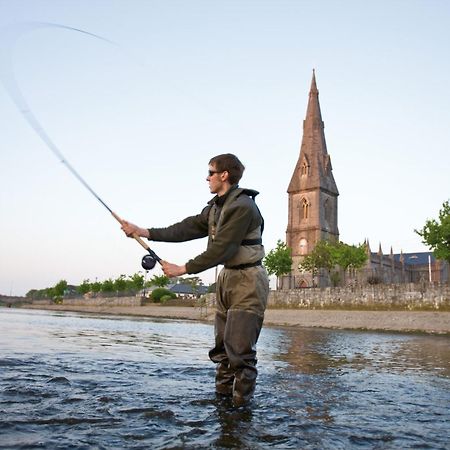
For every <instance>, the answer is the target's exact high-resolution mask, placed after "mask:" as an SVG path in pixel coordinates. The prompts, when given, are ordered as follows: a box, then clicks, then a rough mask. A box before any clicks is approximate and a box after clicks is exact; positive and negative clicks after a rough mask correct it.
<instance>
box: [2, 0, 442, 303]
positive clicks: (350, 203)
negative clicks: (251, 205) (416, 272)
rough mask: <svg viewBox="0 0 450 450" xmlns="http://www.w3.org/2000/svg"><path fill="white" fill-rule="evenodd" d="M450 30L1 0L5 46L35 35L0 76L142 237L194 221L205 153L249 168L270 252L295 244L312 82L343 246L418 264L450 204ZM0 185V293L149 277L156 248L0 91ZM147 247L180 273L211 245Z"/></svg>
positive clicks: (227, 6)
mask: <svg viewBox="0 0 450 450" xmlns="http://www.w3.org/2000/svg"><path fill="white" fill-rule="evenodd" d="M36 23H50V24H56V25H58V26H56V27H55V26H37V25H36ZM449 23H450V2H448V1H446V0H422V1H415V0H397V1H396V0H379V1H377V2H361V1H350V0H349V1H345V0H341V1H338V0H315V1H313V0H310V1H306V0H297V1H285V0H260V1H256V0H228V1H225V0H190V1H183V0H179V1H174V0H164V1H163V0H158V1H152V0H146V1H144V0H127V1H125V0H121V1H114V0H108V1H107V0H79V1H72V0H58V1H57V0H46V1H44V0H28V1H25V0H0V38H2V37H3V38H4V36H5V35H7V34H8V33H11V30H15V31H13V32H17V30H22V28H23V26H24V24H28V25H26V26H27V27H28V28H27V31H26V32H20V33H19V34H20V36H19V38H18V40H17V41H16V43H15V45H14V46H13V45H10V46H9V47H8V48H6V49H5V48H3V53H2V58H1V60H0V69H2V70H3V71H5V70H6V71H7V70H10V69H11V68H12V70H13V74H14V77H15V80H16V82H17V84H18V86H19V87H20V90H21V92H22V94H23V96H24V98H25V99H26V101H27V103H28V105H29V108H30V110H31V111H32V113H33V114H34V116H35V117H36V118H37V119H38V121H39V122H40V124H41V125H42V127H43V129H44V130H45V133H46V134H47V135H48V136H49V137H50V138H51V140H52V142H54V143H55V145H56V146H57V148H58V150H59V151H60V152H61V153H62V154H63V155H64V157H65V158H66V160H67V161H68V162H69V163H70V164H71V165H72V166H73V167H74V168H75V169H76V170H77V171H78V172H79V173H80V175H81V176H82V177H83V178H84V179H85V180H86V181H87V183H88V184H89V185H90V186H91V187H92V189H94V191H95V192H96V193H97V194H98V195H99V196H100V198H101V199H102V200H103V201H104V202H105V203H106V204H107V205H108V206H109V207H110V208H111V209H112V210H113V211H115V212H116V213H117V214H118V215H119V216H121V217H122V218H124V219H127V220H130V221H131V222H134V223H137V224H138V225H140V226H145V227H159V226H167V225H170V224H172V223H174V222H177V221H178V220H181V219H183V218H184V217H186V216H189V215H193V214H197V213H198V212H200V211H201V210H202V208H203V207H204V206H205V204H206V202H207V201H208V200H209V199H210V198H211V194H210V193H209V190H208V185H207V182H206V175H207V168H208V167H207V166H208V161H209V159H210V158H211V157H212V156H214V155H217V154H220V153H228V152H230V153H234V154H236V155H237V156H238V157H239V158H240V159H241V160H242V162H243V163H244V165H245V166H246V171H245V173H244V177H243V179H242V180H241V183H240V184H241V186H242V187H248V188H252V189H256V190H258V191H259V192H260V194H259V196H258V197H257V203H258V205H259V207H260V209H261V211H262V213H263V215H264V218H265V230H264V244H265V247H266V251H269V250H271V249H273V248H274V247H275V246H276V243H277V240H278V239H281V240H285V233H286V227H287V204H288V203H287V201H288V196H287V192H286V191H287V187H288V184H289V181H290V178H291V175H292V172H293V170H294V167H295V164H296V162H297V159H298V157H299V152H300V142H301V138H302V122H303V119H304V118H305V113H306V106H307V101H308V92H309V88H310V84H311V77H312V70H313V69H315V71H316V80H317V86H318V89H319V101H320V105H321V110H322V118H323V120H324V122H325V137H326V141H327V148H328V153H329V154H330V157H331V161H332V166H333V175H334V178H335V180H336V183H337V186H338V189H339V192H340V196H339V200H338V214H339V215H338V226H339V231H340V239H341V240H342V241H344V242H346V243H349V244H358V243H361V242H363V241H364V240H365V239H369V243H370V245H371V248H372V250H373V251H378V246H379V244H380V243H381V246H382V249H383V251H384V252H385V253H388V252H389V251H390V248H391V246H392V248H393V251H394V253H399V252H400V251H403V252H418V251H426V250H427V247H425V246H424V245H423V244H422V243H421V238H420V236H418V235H417V234H415V233H414V229H417V228H421V227H422V226H423V225H424V223H425V221H426V220H427V219H429V218H437V216H438V212H439V209H440V208H441V206H442V204H443V202H444V201H445V200H447V199H449V197H450V175H449V174H450V151H449V149H450V132H449V130H450V110H449V107H448V106H449V105H450V81H449V73H450V58H449V57H448V55H449V52H450V27H449V26H448V24H449ZM30 24H31V25H30ZM64 27H73V28H77V29H81V30H83V31H86V32H89V33H92V34H95V35H98V36H100V37H102V38H104V39H105V40H103V39H98V38H95V37H93V36H90V35H87V34H85V33H80V32H76V31H73V30H68V29H66V28H64ZM5 30H6V31H5ZM6 41H7V40H5V39H3V42H6ZM108 41H110V42H108ZM3 47H5V45H4V46H3ZM5 55H9V56H10V57H11V61H12V63H10V62H9V60H8V58H7V57H6V56H5ZM0 171H1V190H0V217H1V220H0V294H4V295H25V294H26V292H28V291H29V290H30V289H42V288H45V287H49V286H53V285H55V284H56V283H57V282H58V281H59V280H61V279H65V280H66V281H68V283H69V284H79V283H81V282H82V281H83V280H85V279H89V280H91V281H93V280H95V279H98V280H105V279H107V278H110V277H112V278H115V277H117V276H119V275H121V274H125V275H132V274H134V273H136V272H139V271H142V269H141V266H140V261H141V258H142V256H143V255H144V254H145V251H144V250H143V249H142V248H141V247H140V246H139V245H138V244H137V243H136V242H135V241H133V240H132V239H128V238H126V237H125V236H124V235H123V233H122V232H121V230H120V226H119V224H118V223H117V222H116V221H115V220H114V218H113V217H112V216H111V215H110V214H109V212H108V211H107V210H106V208H104V207H103V206H102V205H101V204H100V203H99V202H98V201H97V200H96V199H95V197H94V196H93V195H92V194H91V193H89V192H88V191H87V190H86V189H85V187H84V186H83V185H82V184H81V183H80V182H79V181H78V180H77V179H76V178H75V177H74V176H73V175H72V174H71V173H70V171H69V170H68V169H67V167H66V166H65V165H64V164H62V163H61V161H59V160H58V158H57V157H56V156H55V155H54V154H53V153H52V152H51V151H50V150H49V148H48V147H47V145H46V144H45V143H44V142H43V141H42V139H41V138H40V137H39V136H38V134H36V132H35V131H34V130H33V129H32V128H31V127H30V125H29V124H28V123H27V121H26V120H25V118H24V115H23V114H22V112H21V111H20V110H19V108H17V106H16V105H15V103H14V102H13V101H12V99H11V97H10V96H9V94H8V92H7V90H6V89H5V88H4V87H3V86H2V85H1V84H0ZM150 246H151V247H152V248H153V250H155V251H156V253H157V254H158V255H159V256H160V257H162V258H163V259H165V260H168V261H170V262H173V263H176V264H184V263H185V262H186V261H187V260H188V259H190V258H191V257H193V256H195V255H197V254H198V253H200V252H202V251H203V249H204V248H205V246H206V240H196V241H192V242H187V243H182V244H173V243H172V244H171V243H150ZM214 273H215V271H214V269H211V270H209V271H206V272H204V273H202V274H200V276H201V278H202V279H203V281H204V282H205V283H207V284H208V283H212V282H213V281H214ZM160 274H161V270H160V269H159V268H158V267H157V268H156V269H155V270H154V271H152V272H151V273H149V274H148V275H146V276H148V277H151V276H152V275H160Z"/></svg>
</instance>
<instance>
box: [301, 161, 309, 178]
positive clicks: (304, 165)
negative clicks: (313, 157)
mask: <svg viewBox="0 0 450 450" xmlns="http://www.w3.org/2000/svg"><path fill="white" fill-rule="evenodd" d="M300 173H301V175H302V177H303V176H306V175H308V173H309V165H308V161H306V159H304V160H303V162H302V166H301V170H300Z"/></svg>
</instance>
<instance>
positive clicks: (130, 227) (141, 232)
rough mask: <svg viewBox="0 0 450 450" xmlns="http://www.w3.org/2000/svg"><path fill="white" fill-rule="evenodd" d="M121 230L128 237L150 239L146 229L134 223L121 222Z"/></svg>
mask: <svg viewBox="0 0 450 450" xmlns="http://www.w3.org/2000/svg"><path fill="white" fill-rule="evenodd" d="M121 228H122V230H123V232H124V233H125V234H126V235H127V236H128V237H133V235H136V236H140V237H144V238H148V237H150V236H149V232H148V230H147V229H146V228H141V227H138V226H137V225H135V224H134V223H131V222H127V221H126V220H122V226H121Z"/></svg>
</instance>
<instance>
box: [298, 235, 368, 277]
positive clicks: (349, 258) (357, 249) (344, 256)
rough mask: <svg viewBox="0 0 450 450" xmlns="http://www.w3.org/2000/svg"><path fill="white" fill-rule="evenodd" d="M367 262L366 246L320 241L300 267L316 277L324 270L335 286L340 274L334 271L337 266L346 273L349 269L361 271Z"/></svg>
mask: <svg viewBox="0 0 450 450" xmlns="http://www.w3.org/2000/svg"><path fill="white" fill-rule="evenodd" d="M366 261H367V254H366V251H365V247H364V244H361V245H358V246H355V245H349V244H346V243H344V242H330V241H325V240H323V241H319V242H317V244H316V246H315V247H314V250H313V251H312V252H311V253H310V254H309V255H307V256H305V258H304V259H303V261H302V262H301V263H300V267H301V268H302V269H303V270H305V271H307V272H311V273H312V276H313V277H315V276H316V275H317V273H318V272H319V270H320V269H324V270H326V271H327V273H328V274H329V275H330V278H331V280H332V282H333V284H334V285H336V284H337V283H338V282H339V278H340V276H339V272H337V271H334V272H333V273H332V269H334V268H336V266H338V267H340V268H341V269H342V271H343V272H344V276H345V272H346V271H347V270H348V269H359V268H361V267H362V266H363V265H364V264H365V262H366Z"/></svg>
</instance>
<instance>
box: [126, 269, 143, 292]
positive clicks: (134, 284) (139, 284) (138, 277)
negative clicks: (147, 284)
mask: <svg viewBox="0 0 450 450" xmlns="http://www.w3.org/2000/svg"><path fill="white" fill-rule="evenodd" d="M128 286H129V287H130V289H131V290H133V291H140V290H141V289H142V288H143V287H144V275H142V274H141V273H140V272H137V273H135V274H134V275H130V276H129V277H128Z"/></svg>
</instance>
